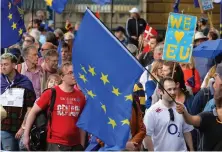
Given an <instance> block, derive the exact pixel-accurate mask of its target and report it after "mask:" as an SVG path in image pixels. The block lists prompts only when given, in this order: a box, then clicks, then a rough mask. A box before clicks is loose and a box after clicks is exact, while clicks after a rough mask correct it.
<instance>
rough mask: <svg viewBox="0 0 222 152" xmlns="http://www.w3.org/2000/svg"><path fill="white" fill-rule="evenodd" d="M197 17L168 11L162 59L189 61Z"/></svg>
mask: <svg viewBox="0 0 222 152" xmlns="http://www.w3.org/2000/svg"><path fill="white" fill-rule="evenodd" d="M196 23H197V17H196V16H191V15H185V14H178V13H170V15H169V19H168V25H167V31H166V36H165V43H164V50H163V60H168V61H175V62H183V63H189V62H190V57H191V55H192V51H193V40H194V34H195V29H196Z"/></svg>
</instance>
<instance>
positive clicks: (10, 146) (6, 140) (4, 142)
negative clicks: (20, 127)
mask: <svg viewBox="0 0 222 152" xmlns="http://www.w3.org/2000/svg"><path fill="white" fill-rule="evenodd" d="M1 150H5V151H19V140H17V139H15V134H13V133H10V132H8V131H1Z"/></svg>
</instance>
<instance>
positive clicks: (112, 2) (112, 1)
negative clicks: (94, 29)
mask: <svg viewBox="0 0 222 152" xmlns="http://www.w3.org/2000/svg"><path fill="white" fill-rule="evenodd" d="M113 4H114V0H111V26H110V30H112V28H113Z"/></svg>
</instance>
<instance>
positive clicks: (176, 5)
mask: <svg viewBox="0 0 222 152" xmlns="http://www.w3.org/2000/svg"><path fill="white" fill-rule="evenodd" d="M179 4H180V0H175V3H174V6H173V12H174V13H178V12H179Z"/></svg>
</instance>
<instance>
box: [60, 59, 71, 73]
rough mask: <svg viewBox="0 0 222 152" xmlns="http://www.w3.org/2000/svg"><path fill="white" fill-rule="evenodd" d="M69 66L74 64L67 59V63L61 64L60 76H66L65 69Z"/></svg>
mask: <svg viewBox="0 0 222 152" xmlns="http://www.w3.org/2000/svg"><path fill="white" fill-rule="evenodd" d="M69 66H73V65H72V62H69V61H67V62H65V63H63V64H62V66H61V68H60V69H59V72H58V73H59V75H60V76H64V74H65V73H64V71H65V69H67V67H69Z"/></svg>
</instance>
